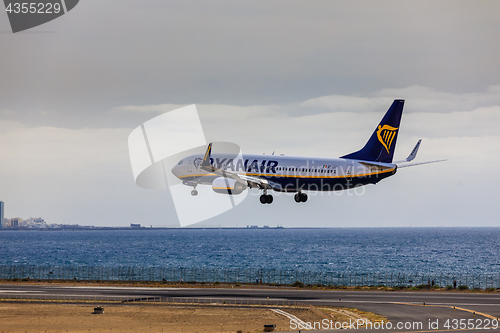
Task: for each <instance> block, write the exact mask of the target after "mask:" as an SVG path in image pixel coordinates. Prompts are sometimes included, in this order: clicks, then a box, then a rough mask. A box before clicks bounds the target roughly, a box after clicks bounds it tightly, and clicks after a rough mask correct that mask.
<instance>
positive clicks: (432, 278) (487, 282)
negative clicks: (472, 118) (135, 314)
mask: <svg viewBox="0 0 500 333" xmlns="http://www.w3.org/2000/svg"><path fill="white" fill-rule="evenodd" d="M0 279H7V280H13V279H35V280H88V281H166V282H179V281H184V282H205V283H215V282H220V283H266V284H281V285H289V284H293V283H295V282H296V281H299V282H301V283H304V284H305V285H331V286H351V287H352V286H387V287H403V286H404V287H412V286H417V285H426V284H435V285H439V286H448V285H451V286H453V285H454V281H456V285H457V286H467V287H468V288H471V289H474V288H481V289H487V288H500V275H495V274H482V275H468V274H453V273H436V274H418V273H358V272H343V273H335V272H311V271H300V270H287V269H253V268H245V269H242V268H195V267H135V266H130V267H128V266H114V267H104V266H26V265H3V266H0Z"/></svg>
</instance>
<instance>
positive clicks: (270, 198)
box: [267, 194, 273, 204]
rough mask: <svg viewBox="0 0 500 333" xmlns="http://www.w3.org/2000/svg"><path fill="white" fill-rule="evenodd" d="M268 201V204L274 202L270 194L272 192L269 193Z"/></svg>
mask: <svg viewBox="0 0 500 333" xmlns="http://www.w3.org/2000/svg"><path fill="white" fill-rule="evenodd" d="M267 203H268V204H272V203H273V196H272V195H270V194H268V195H267Z"/></svg>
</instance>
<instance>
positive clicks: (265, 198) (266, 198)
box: [260, 191, 273, 204]
mask: <svg viewBox="0 0 500 333" xmlns="http://www.w3.org/2000/svg"><path fill="white" fill-rule="evenodd" d="M272 202H273V196H272V195H270V194H267V191H264V194H262V195H261V196H260V203H261V204H271V203H272Z"/></svg>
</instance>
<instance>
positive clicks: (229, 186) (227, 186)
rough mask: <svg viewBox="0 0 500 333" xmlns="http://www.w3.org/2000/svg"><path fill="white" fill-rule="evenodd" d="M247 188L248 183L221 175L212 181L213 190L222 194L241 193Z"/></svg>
mask: <svg viewBox="0 0 500 333" xmlns="http://www.w3.org/2000/svg"><path fill="white" fill-rule="evenodd" d="M246 188H247V185H246V184H244V183H242V182H238V181H236V180H234V179H230V178H224V177H219V178H215V179H214V181H213V183H212V190H214V192H216V193H222V194H231V195H234V194H240V193H241V192H243V191H244V190H245V189H246Z"/></svg>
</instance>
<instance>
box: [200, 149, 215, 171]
mask: <svg viewBox="0 0 500 333" xmlns="http://www.w3.org/2000/svg"><path fill="white" fill-rule="evenodd" d="M211 156H212V143H211V142H210V143H209V144H208V147H207V152H206V153H205V156H203V161H201V164H200V167H201V168H202V169H204V170H207V169H209V170H210V172H211V171H212V169H213V168H212V165H211V164H210V157H211ZM207 171H208V170H207Z"/></svg>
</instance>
